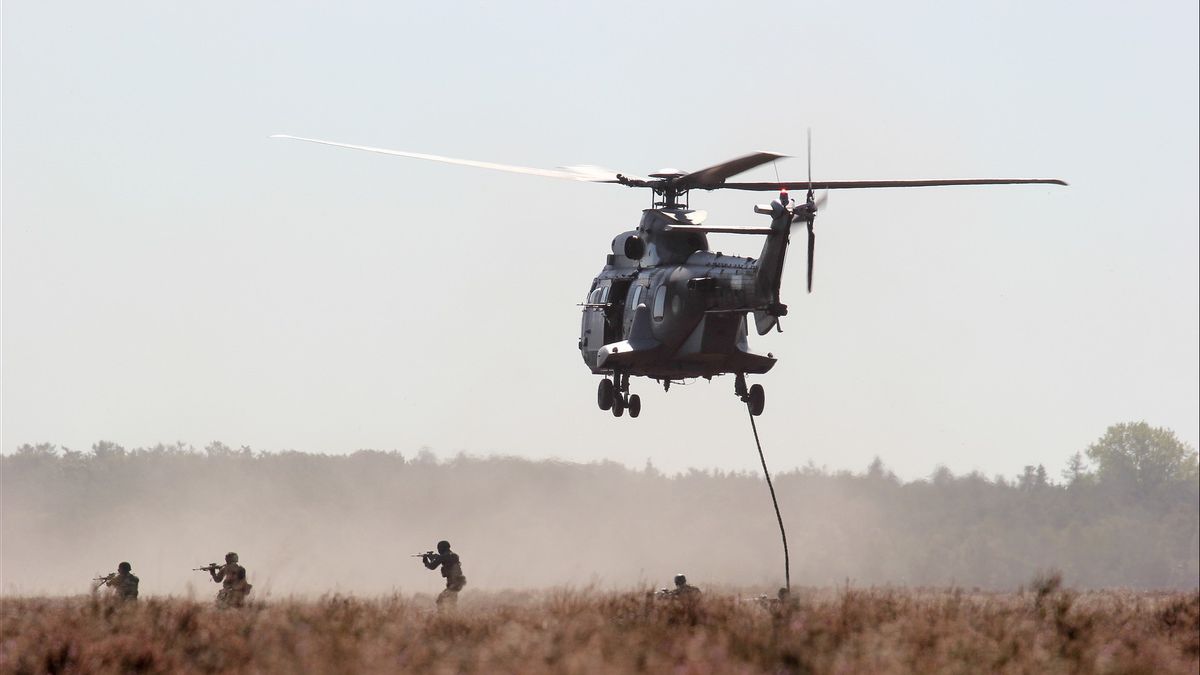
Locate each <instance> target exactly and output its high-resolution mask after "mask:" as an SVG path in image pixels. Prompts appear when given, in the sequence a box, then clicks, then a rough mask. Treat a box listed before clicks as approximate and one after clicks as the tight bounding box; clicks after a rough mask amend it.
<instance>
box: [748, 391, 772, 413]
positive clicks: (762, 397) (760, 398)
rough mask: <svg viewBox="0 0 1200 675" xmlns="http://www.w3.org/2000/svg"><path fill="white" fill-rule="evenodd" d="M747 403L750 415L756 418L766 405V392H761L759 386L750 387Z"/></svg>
mask: <svg viewBox="0 0 1200 675" xmlns="http://www.w3.org/2000/svg"><path fill="white" fill-rule="evenodd" d="M747 403H748V404H749V405H750V414H751V415H754V416H755V417H758V416H759V415H761V414H762V413H763V406H765V405H766V404H767V392H765V391H763V386H762V385H761V384H756V385H753V386H752V387H750V400H749V401H747Z"/></svg>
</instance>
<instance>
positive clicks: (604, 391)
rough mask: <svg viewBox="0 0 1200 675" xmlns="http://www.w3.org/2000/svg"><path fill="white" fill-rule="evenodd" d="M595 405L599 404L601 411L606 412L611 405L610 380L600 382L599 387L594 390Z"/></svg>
mask: <svg viewBox="0 0 1200 675" xmlns="http://www.w3.org/2000/svg"><path fill="white" fill-rule="evenodd" d="M596 403H597V404H599V406H600V409H601V410H608V409H609V408H611V407H612V404H613V383H612V380H609V379H607V378H606V379H603V380H600V386H599V388H597V389H596Z"/></svg>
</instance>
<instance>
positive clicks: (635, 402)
mask: <svg viewBox="0 0 1200 675" xmlns="http://www.w3.org/2000/svg"><path fill="white" fill-rule="evenodd" d="M641 414H642V397H641V396H638V395H637V394H634V395H632V396H630V397H629V416H630V417H637V416H638V415H641Z"/></svg>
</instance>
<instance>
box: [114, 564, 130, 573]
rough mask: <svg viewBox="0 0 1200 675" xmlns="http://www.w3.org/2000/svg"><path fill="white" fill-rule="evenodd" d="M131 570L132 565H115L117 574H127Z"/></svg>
mask: <svg viewBox="0 0 1200 675" xmlns="http://www.w3.org/2000/svg"><path fill="white" fill-rule="evenodd" d="M132 569H133V565H130V564H129V563H127V562H123V563H121V564H120V565H117V571H118V572H129V571H130V570H132Z"/></svg>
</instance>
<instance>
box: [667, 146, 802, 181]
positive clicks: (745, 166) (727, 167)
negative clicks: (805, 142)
mask: <svg viewBox="0 0 1200 675" xmlns="http://www.w3.org/2000/svg"><path fill="white" fill-rule="evenodd" d="M781 157H787V155H781V154H779V153H777V152H754V153H751V154H749V155H744V156H742V157H738V158H737V159H731V160H729V161H728V162H721V163H720V164H714V165H712V166H710V167H708V168H705V169H700V170H699V171H693V172H691V173H689V174H685V175H683V176H680V177H679V178H677V179H675V186H676V187H678V188H679V189H681V190H691V189H693V188H695V189H701V190H712V189H715V188H719V187H724V183H725V179H726V178H729V177H730V176H736V175H738V174H739V173H743V172H745V171H749V170H750V169H753V168H754V167H756V166H759V165H762V164H766V163H767V162H773V161H775V160H777V159H779V158H781ZM764 185H766V183H764ZM771 185H774V186H775V189H779V184H778V183H771Z"/></svg>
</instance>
